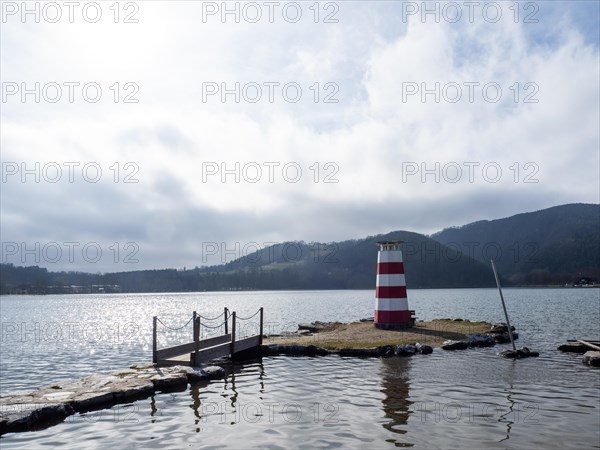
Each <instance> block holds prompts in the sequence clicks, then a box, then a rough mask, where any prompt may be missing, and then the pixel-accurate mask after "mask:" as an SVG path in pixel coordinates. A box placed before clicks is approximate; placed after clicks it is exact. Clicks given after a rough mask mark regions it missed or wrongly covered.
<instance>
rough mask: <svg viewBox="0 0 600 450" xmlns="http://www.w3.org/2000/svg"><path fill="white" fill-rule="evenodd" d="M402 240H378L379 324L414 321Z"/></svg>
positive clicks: (401, 324) (400, 324) (403, 324)
mask: <svg viewBox="0 0 600 450" xmlns="http://www.w3.org/2000/svg"><path fill="white" fill-rule="evenodd" d="M401 244H402V241H383V242H378V243H377V245H379V253H378V255H377V283H376V288H375V326H376V327H377V328H384V329H393V328H406V327H410V326H412V325H413V321H412V319H411V314H410V310H409V309H408V298H407V296H406V280H405V279H404V262H403V261H402V250H400V245H401Z"/></svg>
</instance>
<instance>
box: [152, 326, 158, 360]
mask: <svg viewBox="0 0 600 450" xmlns="http://www.w3.org/2000/svg"><path fill="white" fill-rule="evenodd" d="M156 319H157V317H156V316H154V317H152V362H153V363H154V364H156V363H157V362H158V358H157V357H156Z"/></svg>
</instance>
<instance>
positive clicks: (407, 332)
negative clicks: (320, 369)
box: [264, 319, 492, 350]
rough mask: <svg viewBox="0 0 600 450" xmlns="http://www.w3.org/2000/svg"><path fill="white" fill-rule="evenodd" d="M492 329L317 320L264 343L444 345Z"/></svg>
mask: <svg viewBox="0 0 600 450" xmlns="http://www.w3.org/2000/svg"><path fill="white" fill-rule="evenodd" d="M491 328H492V324H490V323H488V322H470V321H469V320H463V319H435V320H432V321H428V322H416V323H415V325H414V326H413V327H411V328H406V329H402V330H382V329H379V328H376V327H374V326H373V322H372V321H370V320H364V321H360V322H352V323H339V322H326V323H323V322H315V323H313V324H299V330H298V332H297V333H289V334H285V335H272V336H268V337H267V338H266V339H265V340H264V344H266V345H269V344H273V345H286V346H288V345H289V346H292V345H296V346H308V345H314V346H317V347H321V348H324V349H327V350H340V349H343V348H354V349H360V348H369V347H382V346H387V345H402V344H408V345H415V344H416V343H420V344H423V345H429V346H431V347H441V346H442V344H443V343H444V341H447V340H454V341H463V340H467V339H468V335H471V334H482V333H488V332H489V331H490V330H491Z"/></svg>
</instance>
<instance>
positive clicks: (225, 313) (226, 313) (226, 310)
mask: <svg viewBox="0 0 600 450" xmlns="http://www.w3.org/2000/svg"><path fill="white" fill-rule="evenodd" d="M223 314H224V315H225V334H229V326H228V324H227V315H228V314H229V310H228V309H227V306H226V307H225V310H224V311H223Z"/></svg>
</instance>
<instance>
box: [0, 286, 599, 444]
mask: <svg viewBox="0 0 600 450" xmlns="http://www.w3.org/2000/svg"><path fill="white" fill-rule="evenodd" d="M504 295H505V299H506V302H507V307H508V310H509V314H510V319H511V322H512V323H513V325H514V326H515V327H516V328H517V330H518V332H519V340H518V341H517V344H518V346H519V347H521V346H523V345H526V346H528V347H529V348H530V349H532V350H536V351H539V352H540V357H539V358H531V359H527V360H519V361H514V360H507V359H503V358H500V357H498V356H497V352H498V351H499V350H501V349H502V348H507V347H508V345H500V346H496V347H491V348H481V349H470V350H465V351H462V352H445V351H443V350H439V349H436V350H435V351H434V353H433V354H432V355H416V356H414V357H411V358H395V357H394V358H388V359H358V358H340V357H337V356H326V357H316V358H310V357H285V356H277V357H268V358H262V359H260V360H253V361H248V362H246V363H244V364H231V365H228V366H227V367H226V369H227V371H228V375H227V377H226V378H225V379H221V380H214V381H211V382H208V383H202V384H194V385H191V386H188V388H187V389H186V390H185V391H182V392H171V393H159V394H155V395H153V396H152V397H150V398H147V399H144V400H139V401H136V402H133V403H129V404H125V405H116V406H114V407H113V408H111V409H107V410H102V411H95V412H90V413H87V414H81V415H80V414H77V415H74V416H71V417H69V418H68V419H67V420H66V421H65V422H64V423H61V424H59V425H57V426H54V427H51V428H48V429H46V430H41V431H37V432H29V433H20V434H7V435H4V436H2V438H1V439H0V445H1V447H2V448H3V449H5V448H38V447H60V448H100V447H102V448H105V447H110V446H114V447H116V448H123V447H127V448H159V447H160V448H184V447H192V448H199V447H201V448H228V447H229V448H290V447H298V448H340V447H341V448H366V447H368V448H393V447H414V448H482V447H489V448H536V447H537V448H577V449H579V448H600V370H599V369H597V368H596V369H594V368H590V367H587V366H584V365H583V364H582V363H581V355H574V354H563V353H561V352H559V351H557V350H556V346H557V345H559V344H561V343H564V342H565V341H566V339H573V338H588V339H598V338H600V290H599V289H574V288H572V289H516V288H515V289H505V290H504ZM408 297H409V306H410V308H411V309H414V310H416V315H417V316H418V318H419V319H422V320H431V319H434V318H464V319H470V320H486V321H490V322H499V321H503V313H502V308H501V305H500V300H499V297H498V292H497V290H495V289H451V290H409V293H408ZM260 306H263V307H264V308H265V332H280V331H282V330H290V331H291V330H294V329H296V328H297V323H299V322H310V321H315V320H322V321H336V320H337V321H342V322H345V321H353V320H358V319H361V318H364V317H369V316H372V315H373V306H374V292H373V291H372V290H367V291H275V292H273V291H269V292H207V293H186V294H118V295H117V294H115V295H68V296H65V295H63V296H58V295H57V296H4V297H0V315H1V321H2V337H1V344H2V345H1V348H0V371H1V380H0V392H1V393H3V394H4V393H6V392H9V391H14V390H28V389H35V388H37V387H40V386H42V385H47V384H50V383H51V382H52V381H55V380H62V379H68V378H80V377H82V376H85V375H89V374H93V373H98V372H111V371H114V370H118V369H122V368H125V367H128V366H130V365H132V364H136V363H148V362H150V361H151V359H152V316H154V315H157V316H159V317H160V318H161V320H162V321H163V322H164V323H165V324H166V325H168V326H170V327H171V328H178V327H183V328H182V329H181V330H179V331H172V330H168V329H166V328H164V327H163V328H161V329H159V340H160V345H161V346H164V345H170V344H173V343H177V342H182V341H185V340H188V339H189V337H190V336H191V325H190V324H189V323H188V324H187V325H186V322H188V320H189V318H190V317H191V314H192V311H194V310H195V311H197V312H199V313H200V314H202V315H203V316H206V317H216V316H218V315H219V314H221V313H222V312H223V308H224V307H228V308H229V309H230V310H232V311H234V310H235V311H236V312H237V313H238V315H240V316H251V315H252V314H254V313H255V312H256V310H257V309H258V308H259V307H260ZM217 322H218V320H217ZM217 322H214V323H215V325H216V324H217ZM315 344H316V345H318V341H316V342H315Z"/></svg>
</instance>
